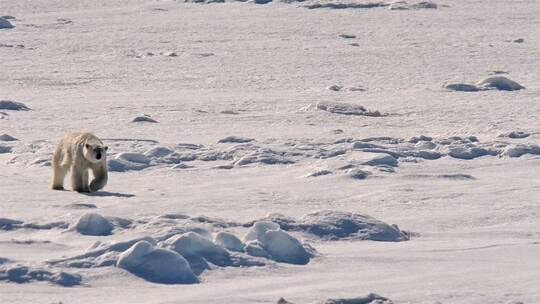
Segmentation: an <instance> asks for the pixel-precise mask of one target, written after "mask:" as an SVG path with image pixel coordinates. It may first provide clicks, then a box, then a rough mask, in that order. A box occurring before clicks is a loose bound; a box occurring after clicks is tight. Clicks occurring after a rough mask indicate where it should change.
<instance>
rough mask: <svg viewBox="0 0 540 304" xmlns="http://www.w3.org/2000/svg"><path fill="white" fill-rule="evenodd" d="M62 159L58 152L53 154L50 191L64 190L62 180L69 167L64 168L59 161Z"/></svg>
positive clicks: (60, 153)
mask: <svg viewBox="0 0 540 304" xmlns="http://www.w3.org/2000/svg"><path fill="white" fill-rule="evenodd" d="M61 158H62V152H61V151H60V150H57V151H56V152H55V153H54V157H53V161H52V169H53V176H52V183H51V189H54V190H64V178H65V177H66V174H67V173H68V171H69V165H68V166H66V165H64V164H63V162H62V161H61Z"/></svg>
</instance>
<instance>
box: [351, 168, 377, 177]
mask: <svg viewBox="0 0 540 304" xmlns="http://www.w3.org/2000/svg"><path fill="white" fill-rule="evenodd" d="M370 175H371V172H369V171H365V170H362V169H358V168H352V169H349V170H347V176H349V177H350V178H353V179H366V178H368V176H370Z"/></svg>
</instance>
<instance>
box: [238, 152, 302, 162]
mask: <svg viewBox="0 0 540 304" xmlns="http://www.w3.org/2000/svg"><path fill="white" fill-rule="evenodd" d="M256 163H261V164H265V165H286V164H292V163H294V161H293V160H290V159H288V158H286V157H284V156H283V155H281V154H280V153H276V152H275V151H272V150H270V149H262V150H260V151H255V152H252V153H250V154H248V155H245V156H243V157H241V158H240V159H238V160H236V161H235V162H234V165H235V166H245V165H249V164H256Z"/></svg>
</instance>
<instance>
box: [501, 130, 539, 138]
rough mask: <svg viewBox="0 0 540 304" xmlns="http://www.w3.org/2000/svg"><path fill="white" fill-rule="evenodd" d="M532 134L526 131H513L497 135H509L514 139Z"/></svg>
mask: <svg viewBox="0 0 540 304" xmlns="http://www.w3.org/2000/svg"><path fill="white" fill-rule="evenodd" d="M530 135H531V134H530V133H528V132H524V131H511V132H506V133H502V134H499V135H498V136H497V137H508V138H513V139H521V138H526V137H529V136H530Z"/></svg>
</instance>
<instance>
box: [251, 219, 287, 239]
mask: <svg viewBox="0 0 540 304" xmlns="http://www.w3.org/2000/svg"><path fill="white" fill-rule="evenodd" d="M279 228H280V227H279V224H276V223H274V222H272V221H257V222H255V223H253V225H252V227H251V228H249V230H248V231H247V233H246V235H244V242H249V241H257V240H260V239H261V238H262V236H263V235H264V234H265V233H266V232H267V231H269V230H278V229H279Z"/></svg>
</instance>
